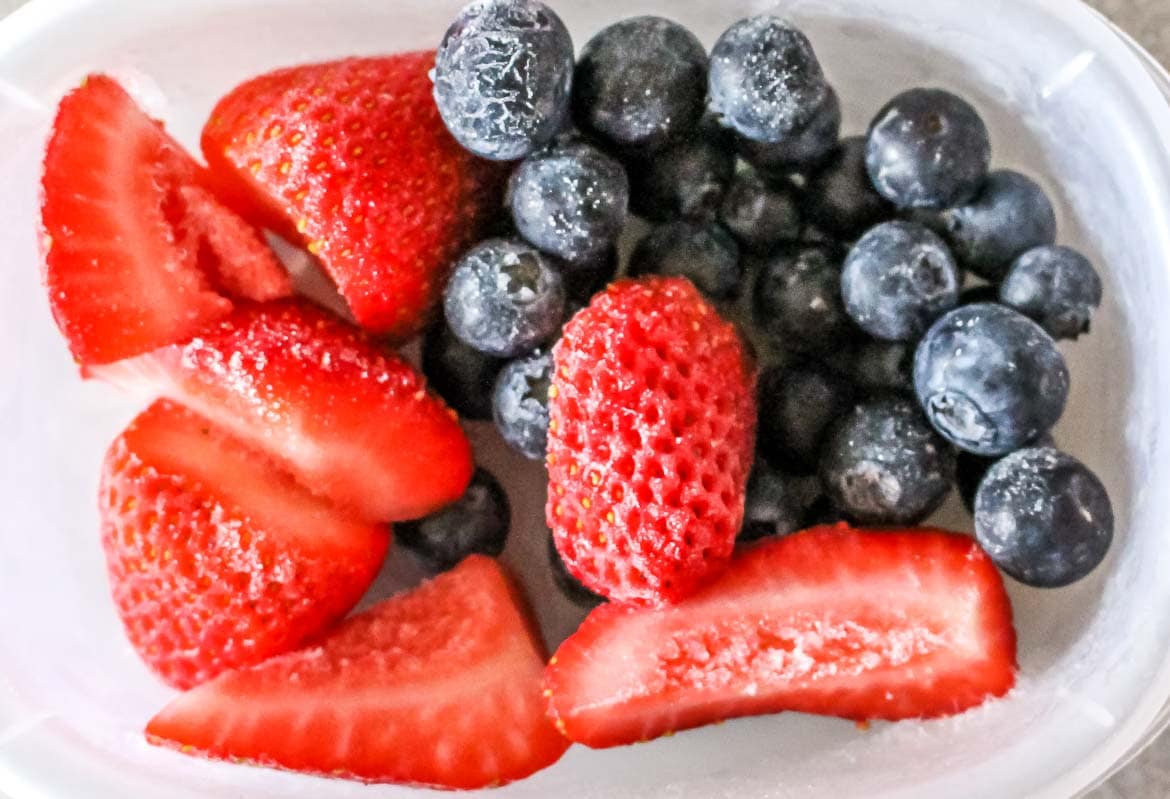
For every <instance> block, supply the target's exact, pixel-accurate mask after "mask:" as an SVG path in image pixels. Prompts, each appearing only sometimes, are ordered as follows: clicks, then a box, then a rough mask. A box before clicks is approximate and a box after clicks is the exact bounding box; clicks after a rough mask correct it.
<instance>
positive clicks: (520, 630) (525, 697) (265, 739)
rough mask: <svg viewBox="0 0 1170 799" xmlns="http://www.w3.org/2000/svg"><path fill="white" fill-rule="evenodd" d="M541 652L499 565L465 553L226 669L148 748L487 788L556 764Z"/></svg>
mask: <svg viewBox="0 0 1170 799" xmlns="http://www.w3.org/2000/svg"><path fill="white" fill-rule="evenodd" d="M543 666H544V656H543V653H542V651H541V647H540V644H539V643H538V642H537V639H536V637H535V635H534V634H533V631H532V628H531V626H530V624H529V622H528V619H527V611H526V610H525V609H524V607H523V603H522V601H521V600H520V597H519V596H518V594H517V593H516V591H515V590H514V588H513V586H512V585H511V583H510V581H509V580H508V578H507V576H506V575H505V574H504V572H503V570H502V568H501V567H500V566H499V565H498V564H497V563H496V562H495V561H493V560H492V559H490V558H486V557H483V556H481V555H473V556H471V557H470V558H468V559H467V560H465V561H464V562H463V563H462V564H460V565H459V566H458V567H456V568H455V569H454V570H453V571H450V572H447V573H445V574H443V575H441V576H439V577H437V578H435V579H434V580H433V581H431V582H429V583H426V584H424V585H423V586H422V587H420V588H417V589H415V590H414V591H411V592H410V593H408V594H404V595H402V596H399V597H395V598H393V599H390V600H388V601H386V602H384V603H382V604H381V605H378V606H377V607H375V608H373V609H372V610H370V611H368V612H366V613H363V614H362V615H360V616H356V617H354V618H352V619H350V620H349V621H347V622H346V623H345V624H343V625H342V626H341V627H340V628H338V629H337V630H336V631H335V632H334V633H333V634H332V635H330V636H329V637H328V638H326V639H324V640H323V641H322V642H321V644H320V645H319V646H317V647H314V648H311V649H305V650H302V651H300V652H294V653H292V654H289V655H285V656H283V657H279V658H275V659H273V660H270V661H268V662H267V663H263V664H261V665H259V666H254V667H252V668H249V669H243V670H240V671H235V672H229V673H227V674H224V675H222V676H221V677H219V678H218V679H216V680H214V681H212V682H210V683H207V684H206V685H203V686H201V687H200V688H197V689H195V690H194V691H191V692H190V693H188V694H186V695H184V696H181V697H179V698H178V699H176V700H175V701H174V702H172V703H171V704H170V705H169V706H168V707H166V708H165V709H164V710H163V711H162V712H161V713H159V714H158V715H157V716H155V717H154V719H152V720H151V722H150V724H149V725H148V726H147V728H146V734H147V738H148V739H149V740H150V741H151V742H152V743H155V744H159V745H162V746H171V747H175V748H178V749H180V750H181V751H183V752H188V753H197V754H200V755H203V756H206V757H210V758H216V759H231V760H233V761H239V760H243V761H246V762H251V763H255V764H259V765H266V766H275V767H278V768H285V769H292V770H294V771H303V772H309V773H315V774H329V775H336V776H347V777H352V778H356V779H359V780H364V781H367V782H395V783H407V784H412V785H430V786H435V787H442V788H482V787H487V786H492V785H499V784H500V783H505V782H510V781H512V780H518V779H521V778H523V777H526V776H528V775H529V774H532V773H533V772H535V771H538V770H540V769H542V768H544V767H546V766H548V765H551V764H552V763H554V762H555V761H556V760H557V759H558V758H559V757H560V756H561V754H562V753H563V752H564V751H565V749H566V747H567V746H568V742H567V741H565V739H564V738H563V737H562V736H560V735H558V734H557V732H556V730H555V729H554V728H553V726H552V723H551V722H549V720H548V719H547V718H546V717H545V715H544V700H543V699H542V698H541V690H540V676H541V671H542V669H543Z"/></svg>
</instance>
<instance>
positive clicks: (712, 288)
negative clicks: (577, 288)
mask: <svg viewBox="0 0 1170 799" xmlns="http://www.w3.org/2000/svg"><path fill="white" fill-rule="evenodd" d="M630 274H631V275H649V274H654V275H677V276H680V277H685V278H687V279H689V280H690V281H691V282H692V283H694V284H695V287H696V288H697V289H699V291H701V292H703V293H704V294H706V295H707V296H708V297H710V298H711V299H713V300H719V301H723V300H732V299H735V298H736V297H738V296H739V294H740V289H741V284H742V283H743V278H744V268H743V264H742V261H741V259H740V255H739V245H737V244H736V243H735V238H734V237H732V235H731V234H730V233H728V232H727V231H726V230H724V229H723V227H722V226H721V225H719V224H718V223H715V222H692V221H689V220H685V219H683V220H679V221H678V222H671V223H669V224H666V225H661V226H660V227H656V228H654V230H652V231H650V233H649V234H647V236H646V237H645V238H644V239H642V240H641V241H640V242H638V246H637V247H636V248H634V252H633V254H632V255H631V256H630Z"/></svg>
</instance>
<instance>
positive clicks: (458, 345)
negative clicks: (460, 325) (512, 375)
mask: <svg viewBox="0 0 1170 799" xmlns="http://www.w3.org/2000/svg"><path fill="white" fill-rule="evenodd" d="M422 368H423V374H424V375H426V378H427V382H428V383H429V384H430V386H431V388H433V389H434V390H435V391H437V392H438V393H439V396H441V397H442V398H443V399H444V400H446V402H447V404H448V405H450V406H451V407H452V408H454V409H455V410H456V412H457V413H458V414H459V415H460V416H462V417H463V418H465V419H474V420H476V421H485V420H488V419H491V418H492V389H493V388H494V387H495V385H496V376H497V375H498V374H499V373H500V369H502V368H504V361H502V360H500V359H498V358H493V357H492V356H490V355H485V354H483V353H482V352H480V351H479V350H477V349H475V348H474V347H469V346H467V345H466V344H464V343H463V342H462V341H461V340H460V339H459V337H458V336H456V335H455V334H454V333H452V332H451V330H450V329H449V328H448V327H447V326H446V325H443V324H437V325H434V326H433V327H432V328H431V329H430V330H429V331H428V332H427V335H426V337H425V338H424V339H423V348H422Z"/></svg>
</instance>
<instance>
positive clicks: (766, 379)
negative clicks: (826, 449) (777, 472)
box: [757, 363, 853, 473]
mask: <svg viewBox="0 0 1170 799" xmlns="http://www.w3.org/2000/svg"><path fill="white" fill-rule="evenodd" d="M757 390H758V399H757V405H758V408H759V428H760V429H759V446H760V451H761V452H762V453H763V455H764V456H765V457H766V458H768V460H769V461H771V462H772V463H773V464H775V465H777V466H781V467H784V468H785V469H788V470H790V471H795V472H805V473H807V472H811V471H814V470H815V469H816V467H817V458H818V455H819V452H820V449H821V444H822V443H823V441H824V438H825V434H826V433H827V432H828V429H829V427H830V426H831V425H832V423H833V422H834V421H836V420H837V419H839V418H840V417H841V416H842V415H843V414H845V413H846V412H847V411H848V410H849V408H850V405H851V403H852V400H853V396H852V394H853V390H852V388H851V387H850V385H849V384H848V382H846V381H845V380H844V379H842V378H841V377H840V376H838V375H836V374H834V373H833V372H830V371H829V370H827V369H825V368H823V367H821V366H818V365H816V364H812V363H805V364H800V365H797V366H794V367H791V368H784V367H773V368H772V369H769V370H768V371H766V372H764V374H763V375H761V376H760V383H759V388H758V389H757Z"/></svg>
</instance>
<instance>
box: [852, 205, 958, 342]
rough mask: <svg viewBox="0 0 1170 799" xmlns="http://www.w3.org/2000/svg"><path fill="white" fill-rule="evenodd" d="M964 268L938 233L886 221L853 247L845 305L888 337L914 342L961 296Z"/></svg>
mask: <svg viewBox="0 0 1170 799" xmlns="http://www.w3.org/2000/svg"><path fill="white" fill-rule="evenodd" d="M959 282H960V274H959V268H958V266H957V265H956V264H955V259H954V258H953V257H952V256H951V253H950V250H948V249H947V246H946V244H944V243H943V240H942V239H940V238H939V237H938V236H937V235H936V234H935V233H933V232H932V231H930V230H929V229H928V228H926V227H923V226H922V225H918V224H915V223H913V222H883V223H882V224H880V225H878V226H877V227H875V228H873V229H872V230H870V231H869V232H868V233H866V234H865V235H864V236H862V237H861V239H860V240H858V242H857V243H856V244H854V245H853V249H852V250H850V251H849V255H848V256H847V257H846V258H845V268H844V270H843V271H842V273H841V296H842V297H843V298H844V300H845V310H846V311H847V312H848V313H849V316H850V317H852V318H853V321H854V322H856V323H857V324H858V325H859V326H860V327H861V328H862V329H863V330H865V332H867V333H869V334H870V335H871V336H874V337H875V338H879V339H882V340H884V341H913V340H914V339H917V338H918V337H919V336H921V335H922V334H923V333H924V332H926V329H927V328H928V327H930V323H931V322H933V321H934V320H935V319H937V318H938V317H939V316H941V315H942V314H944V313H945V312H946V311H948V310H950V309H951V308H954V307H955V305H956V304H957V303H958V301H959Z"/></svg>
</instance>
